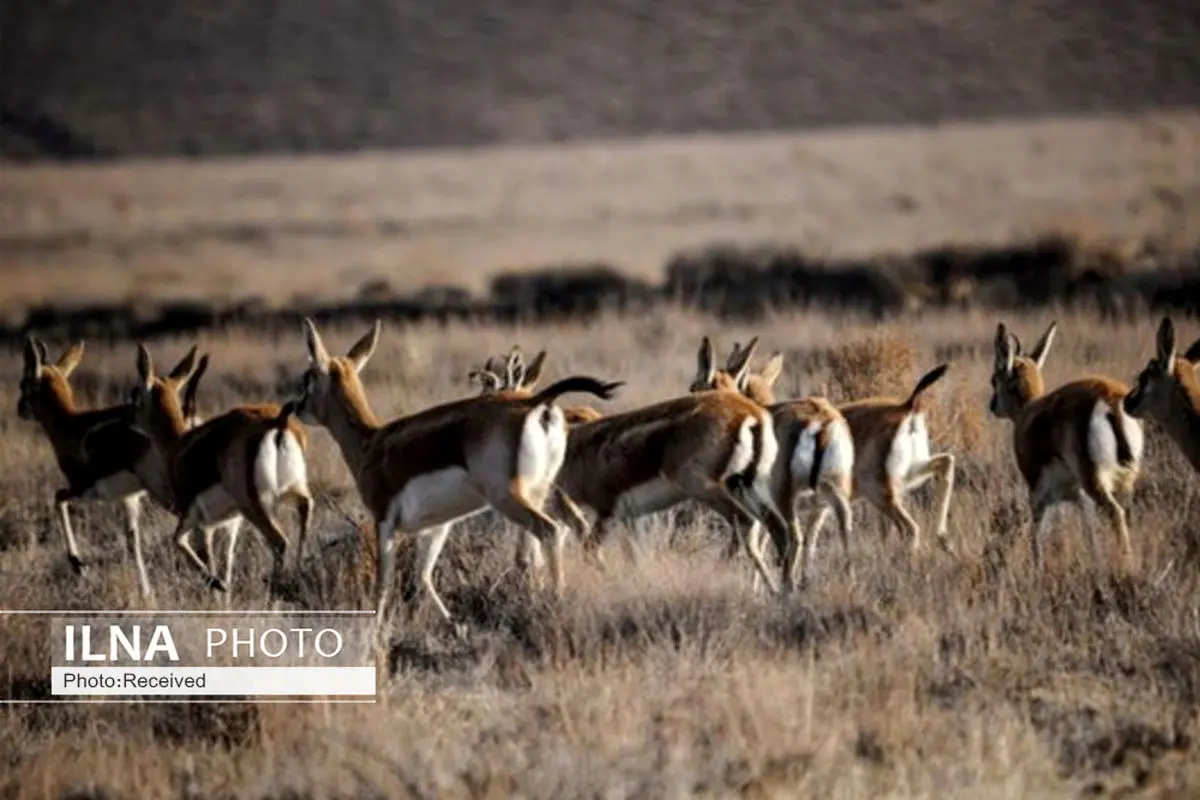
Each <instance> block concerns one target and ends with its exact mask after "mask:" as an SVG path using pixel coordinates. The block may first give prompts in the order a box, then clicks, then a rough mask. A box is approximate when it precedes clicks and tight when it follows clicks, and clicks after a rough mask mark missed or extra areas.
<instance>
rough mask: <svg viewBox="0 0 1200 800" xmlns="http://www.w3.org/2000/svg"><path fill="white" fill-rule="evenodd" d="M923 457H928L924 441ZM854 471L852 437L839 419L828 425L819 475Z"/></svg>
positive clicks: (847, 473)
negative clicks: (826, 440) (924, 451)
mask: <svg viewBox="0 0 1200 800" xmlns="http://www.w3.org/2000/svg"><path fill="white" fill-rule="evenodd" d="M925 447H926V454H925V457H926V458H928V457H929V453H928V448H929V445H928V442H926V445H925ZM853 473H854V437H853V436H852V435H851V434H850V426H849V425H847V424H846V423H845V422H842V421H841V420H837V421H835V422H833V423H831V424H830V425H829V443H828V444H827V445H826V446H825V458H824V459H822V461H821V477H825V476H841V475H847V476H848V475H852V474H853Z"/></svg>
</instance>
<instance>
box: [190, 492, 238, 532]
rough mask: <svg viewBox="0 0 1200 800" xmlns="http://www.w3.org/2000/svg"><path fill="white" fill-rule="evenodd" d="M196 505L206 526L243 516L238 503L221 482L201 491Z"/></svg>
mask: <svg viewBox="0 0 1200 800" xmlns="http://www.w3.org/2000/svg"><path fill="white" fill-rule="evenodd" d="M194 505H195V508H196V509H197V511H198V512H199V516H200V521H201V523H202V524H203V525H205V526H211V525H217V524H220V523H222V522H228V521H229V520H231V519H234V518H237V517H240V516H241V512H240V511H238V507H237V503H236V502H235V501H234V499H233V498H232V497H231V496H230V495H229V492H227V491H225V487H223V486H221V485H220V484H218V485H216V486H212V487H210V488H208V489H205V490H204V491H203V492H201V493H200V496H199V497H197V498H196V502H195V504H194Z"/></svg>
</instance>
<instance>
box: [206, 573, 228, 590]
mask: <svg viewBox="0 0 1200 800" xmlns="http://www.w3.org/2000/svg"><path fill="white" fill-rule="evenodd" d="M208 588H210V589H212V590H213V591H214V592H220V593H222V594H224V593H225V592H228V591H229V587H228V586H226V585H225V581H223V580H221V579H220V578H218V577H216V576H215V575H213V576H211V577H209V579H208Z"/></svg>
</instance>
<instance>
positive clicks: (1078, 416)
mask: <svg viewBox="0 0 1200 800" xmlns="http://www.w3.org/2000/svg"><path fill="white" fill-rule="evenodd" d="M1057 329H1058V323H1051V324H1050V327H1048V328H1047V329H1046V332H1045V333H1044V334H1042V338H1041V339H1040V340H1038V343H1037V344H1036V345H1035V346H1034V348H1033V350H1032V351H1031V352H1030V353H1029V354H1028V355H1025V354H1024V353H1022V351H1021V342H1020V340H1019V339H1018V338H1017V337H1016V336H1015V335H1013V334H1012V333H1010V332H1009V331H1008V329H1007V328H1006V327H1005V326H1004V323H1000V324H999V325H997V326H996V339H995V343H994V345H995V351H996V362H995V367H994V369H993V372H992V399H991V402H990V404H989V409H990V411H991V413H992V414H993V415H994V416H996V417H1000V418H1003V419H1009V420H1012V422H1013V450H1014V452H1015V454H1016V459H1017V467H1018V469H1019V470H1020V472H1021V476H1022V477H1023V478H1024V479H1025V484H1026V486H1027V487H1028V489H1029V503H1030V508H1031V511H1032V515H1033V531H1032V538H1031V540H1030V544H1031V547H1032V552H1033V558H1034V561H1035V563H1036V564H1037V565H1038V566H1039V567H1040V566H1041V565H1042V535H1043V533H1044V531H1043V528H1044V525H1045V522H1046V519H1047V513H1046V512H1047V511H1048V510H1049V509H1050V508H1051V507H1052V506H1054V505H1057V504H1058V503H1061V502H1064V501H1072V502H1077V503H1080V504H1081V505H1084V506H1085V509H1084V510H1085V514H1084V520H1085V524H1086V527H1087V534H1088V545H1089V547H1090V549H1091V551H1092V556H1093V559H1095V560H1098V559H1099V554H1098V553H1097V551H1096V542H1095V535H1094V532H1093V531H1092V527H1091V523H1090V519H1089V515H1088V514H1087V513H1086V511H1087V510H1088V509H1087V508H1086V506H1087V504H1088V501H1091V502H1092V503H1094V504H1095V505H1096V507H1098V508H1099V509H1100V510H1101V512H1102V513H1103V514H1104V516H1105V517H1107V519H1108V522H1109V525H1110V527H1111V528H1112V531H1113V534H1114V535H1115V537H1116V538H1117V539H1118V541H1119V542H1120V543H1121V548H1122V552H1123V554H1124V557H1125V559H1126V562H1129V561H1130V560H1131V559H1132V557H1133V550H1132V547H1131V545H1130V542H1129V529H1128V523H1127V519H1126V515H1127V511H1126V508H1127V507H1128V504H1129V501H1130V500H1131V499H1132V495H1133V488H1134V484H1135V483H1136V481H1137V478H1138V471H1139V468H1140V462H1141V457H1142V427H1141V424H1140V423H1139V422H1138V421H1137V420H1136V419H1134V418H1133V417H1131V416H1130V415H1128V414H1126V413H1125V411H1124V408H1123V401H1124V398H1125V396H1126V394H1127V393H1128V391H1129V389H1128V387H1127V386H1125V384H1123V383H1121V382H1120V381H1116V380H1113V379H1112V378H1106V377H1101V376H1093V377H1085V378H1081V379H1079V380H1074V381H1071V382H1070V383H1065V384H1063V385H1061V386H1059V387H1058V388H1057V389H1055V390H1054V391H1052V392H1049V393H1047V392H1046V388H1045V382H1044V381H1043V379H1042V367H1043V366H1044V365H1045V363H1046V353H1047V351H1048V350H1049V349H1050V345H1051V343H1052V342H1053V340H1054V334H1055V332H1056V331H1057Z"/></svg>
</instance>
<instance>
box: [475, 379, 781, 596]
mask: <svg viewBox="0 0 1200 800" xmlns="http://www.w3.org/2000/svg"><path fill="white" fill-rule="evenodd" d="M492 371H493V372H495V370H494V369H493V370H492ZM493 383H495V382H493ZM514 383H515V384H517V385H518V388H516V389H505V390H503V391H505V392H508V393H510V394H513V395H520V394H522V393H524V392H527V391H528V389H526V388H525V386H524V385H522V384H521V381H518V380H515V379H514V378H512V377H505V378H504V379H502V380H501V381H499V384H500V385H503V386H507V385H511V384H514ZM526 385H527V384H526ZM777 453H778V444H777V441H776V436H775V431H774V422H773V419H772V417H771V415H770V413H768V412H766V411H765V410H764V409H761V408H758V407H757V406H756V405H755V404H754V403H753V402H751V401H750V400H748V399H747V398H745V397H742V396H741V395H738V394H736V393H724V392H719V391H709V392H699V393H693V394H687V395H683V396H681V397H676V398H674V399H671V400H667V401H663V402H659V403H655V404H653V405H650V406H646V407H644V408H639V409H636V410H633V411H627V412H623V413H619V414H612V415H608V416H603V417H598V418H596V419H592V420H588V421H584V422H580V423H577V424H575V425H572V426H571V429H570V433H569V436H568V440H567V455H566V461H565V463H564V465H563V469H562V473H561V474H560V475H559V478H558V480H557V481H556V484H557V487H556V488H558V489H559V491H557V492H555V493H554V494H553V495H552V496H551V499H550V502H551V504H552V505H553V506H556V507H557V506H558V504H561V507H562V513H563V515H564V516H565V517H566V518H567V519H568V520H570V521H571V524H572V526H573V527H574V528H575V530H576V533H577V534H578V536H579V538H580V539H581V540H582V541H583V543H584V547H585V550H586V552H587V553H588V554H589V555H592V556H598V554H599V548H600V546H601V545H602V544H603V543H604V542H605V540H606V539H607V538H608V536H609V535H610V533H611V532H612V530H613V529H614V528H615V527H616V525H617V524H618V523H622V522H623V523H635V522H636V521H637V520H639V519H640V518H642V517H644V516H646V515H648V514H653V513H656V512H659V511H665V510H667V509H669V508H671V507H673V506H675V505H678V504H679V503H682V502H685V501H687V500H693V501H696V502H698V503H700V504H701V505H704V506H706V507H708V508H710V509H711V510H713V511H715V512H717V514H718V515H720V516H721V517H722V518H724V519H725V520H726V522H728V523H729V525H730V526H731V528H732V529H733V531H734V536H735V538H734V539H732V540H731V541H732V542H733V544H734V546H736V544H737V543H738V542H739V541H741V542H742V543H743V544H744V545H745V549H746V550H747V552H748V554H749V555H750V558H751V560H752V562H753V563H754V566H755V569H756V577H758V578H759V579H761V580H763V581H765V582H766V584H767V585H768V586H769V587H770V588H771V589H772V590H773V591H774V590H778V588H779V586H778V585H777V582H776V581H775V579H774V578H773V577H772V576H771V575H770V571H769V570H768V568H767V566H766V563H765V561H764V560H763V548H762V547H761V546H752V544H753V543H754V542H755V539H754V538H752V537H753V536H754V532H755V531H757V530H758V529H759V526H761V525H765V526H766V528H767V531H768V532H769V533H770V535H771V539H772V541H773V542H774V544H775V547H776V550H777V553H778V555H779V557H780V558H781V559H782V560H783V563H784V569H785V572H784V577H785V581H784V586H783V588H785V589H790V588H791V582H790V580H787V578H788V577H789V576H790V575H791V574H792V573H793V572H794V565H795V558H796V555H797V552H796V547H795V546H794V544H793V542H792V540H791V537H790V531H789V529H788V527H787V523H786V521H785V520H784V518H783V516H782V515H781V512H780V510H779V509H778V507H777V506H776V505H775V503H774V496H773V494H772V492H771V486H770V484H771V475H772V470H773V467H774V464H775V462H776V458H777ZM578 505H582V506H585V507H587V508H590V509H591V510H592V511H593V512H594V513H595V515H596V520H595V523H594V525H592V526H589V525H588V524H587V522H586V521H585V520H584V518H583V516H582V514H581V513H580V511H579V509H578V507H577V506H578ZM623 541H624V542H625V543H626V545H627V553H628V552H631V551H630V550H629V549H628V540H623Z"/></svg>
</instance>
